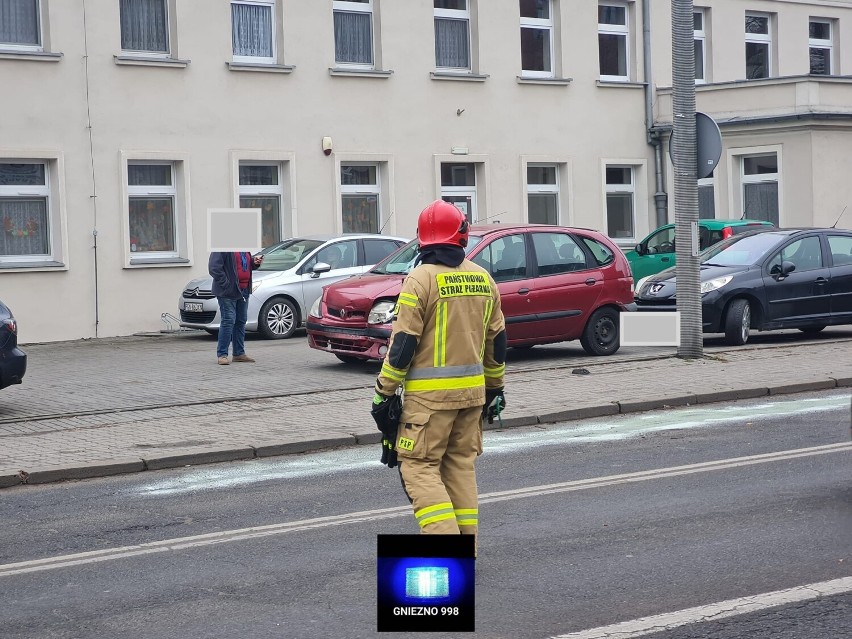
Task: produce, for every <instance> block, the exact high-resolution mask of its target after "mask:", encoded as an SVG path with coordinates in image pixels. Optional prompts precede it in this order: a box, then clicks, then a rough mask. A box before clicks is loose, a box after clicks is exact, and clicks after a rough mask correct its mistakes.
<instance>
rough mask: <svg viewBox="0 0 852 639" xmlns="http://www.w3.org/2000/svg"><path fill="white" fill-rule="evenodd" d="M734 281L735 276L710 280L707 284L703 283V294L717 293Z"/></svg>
mask: <svg viewBox="0 0 852 639" xmlns="http://www.w3.org/2000/svg"><path fill="white" fill-rule="evenodd" d="M732 279H734V276H733V275H725V276H724V277H717V278H716V279H715V280H709V281H707V282H702V283H701V294H702V295H704V294H705V293H709V292H710V291H715V290H716V289H718V288H722V287H723V286H725V284H727V283H728V282H730V281H731V280H732Z"/></svg>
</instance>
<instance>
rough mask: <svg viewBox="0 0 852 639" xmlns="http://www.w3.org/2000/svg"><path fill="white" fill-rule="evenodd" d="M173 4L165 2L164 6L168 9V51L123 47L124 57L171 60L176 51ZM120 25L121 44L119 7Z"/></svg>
mask: <svg viewBox="0 0 852 639" xmlns="http://www.w3.org/2000/svg"><path fill="white" fill-rule="evenodd" d="M172 2H173V0H163V5H164V6H165V8H166V51H147V50H140V49H125V48H124V47H121V52H122V54H124V55H131V56H138V57H149V58H170V57H171V55H172V51H173V50H174V42H173V41H174V34H173V33H172ZM118 11H119V25H118V40H119V45H121V44H122V42H121V8H120V7H119V9H118Z"/></svg>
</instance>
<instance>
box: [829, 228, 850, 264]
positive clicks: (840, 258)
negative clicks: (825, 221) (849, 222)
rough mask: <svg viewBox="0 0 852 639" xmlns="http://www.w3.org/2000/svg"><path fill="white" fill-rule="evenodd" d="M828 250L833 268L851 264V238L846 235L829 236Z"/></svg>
mask: <svg viewBox="0 0 852 639" xmlns="http://www.w3.org/2000/svg"><path fill="white" fill-rule="evenodd" d="M828 250H829V251H830V252H831V259H832V262H833V263H834V266H843V265H845V264H852V237H850V236H848V235H829V236H828Z"/></svg>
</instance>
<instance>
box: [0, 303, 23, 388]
mask: <svg viewBox="0 0 852 639" xmlns="http://www.w3.org/2000/svg"><path fill="white" fill-rule="evenodd" d="M26 372H27V356H26V354H25V353H24V352H23V351H22V350H21V349H20V348H18V325H17V323H16V322H15V317H14V316H13V315H12V311H10V310H9V307H8V306H6V305H5V304H3V302H0V388H6V387H7V386H11V385H12V384H20V383H21V382H22V381H23V379H24V374H25V373H26Z"/></svg>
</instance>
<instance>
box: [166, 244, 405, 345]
mask: <svg viewBox="0 0 852 639" xmlns="http://www.w3.org/2000/svg"><path fill="white" fill-rule="evenodd" d="M407 242H408V240H407V239H405V238H401V237H391V236H388V235H376V234H371V233H361V234H358V233H350V234H345V235H340V236H319V235H314V236H307V237H300V238H291V239H289V240H284V241H283V242H279V243H278V244H274V245H272V246H270V247H268V248H265V249H263V250H262V251H261V254H263V256H264V257H263V264H261V266H260V268H259V269H257V270H256V271H254V273H252V292H251V297H249V304H248V320H247V321H246V331H258V332H260V333H261V335H263V336H264V337H266V338H268V339H284V338H287V337H290V336H291V335H292V334H293V332H294V331H295V330H296V329H297V328H299V327H300V326H302V325H303V324H304V322H305V320H306V319H307V317H308V311H309V310H310V308H311V306H312V305H313V303H314V302H315V301H316V300H317V299H318V298H319V297H320V295H322V289H323V287H324V286H326V285H328V284H331V283H332V282H337V281H338V280H342V279H345V278H347V277H352V276H353V275H358V274H360V273H365V272H366V271H369V270H370V269H371V268H372V267H373V265H375V264H376V263H377V262H380V261H381V260H383V259H384V258H385V257H387V256H388V255H390V254H391V253H394V252H396V250H397V249H398V248H399V247H401V246H403V245H404V244H406V243H407ZM212 286H213V278H211V277H202V278H199V279H195V280H192V281H191V282H189V284H187V285H186V287H184V290H183V293H181V296H180V299H179V300H178V310H179V311H180V320H181V321H180V325H181V326H185V327H187V328H198V329H203V330H205V331H207V332H208V333H216V332H217V331H218V330H219V322H220V317H219V303H218V302H217V300H216V297H215V296H214V295H213V292H212V290H211V289H212Z"/></svg>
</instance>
